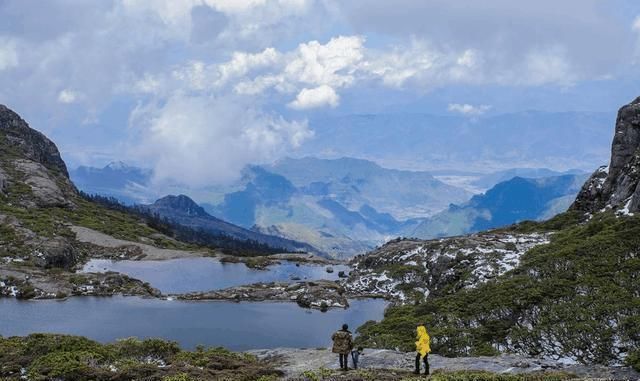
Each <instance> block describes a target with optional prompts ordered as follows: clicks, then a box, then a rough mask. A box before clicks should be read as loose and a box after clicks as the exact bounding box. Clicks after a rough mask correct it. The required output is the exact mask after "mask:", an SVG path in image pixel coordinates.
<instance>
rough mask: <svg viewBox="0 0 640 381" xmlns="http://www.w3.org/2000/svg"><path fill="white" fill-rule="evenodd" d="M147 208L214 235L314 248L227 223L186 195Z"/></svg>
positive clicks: (166, 198) (298, 249)
mask: <svg viewBox="0 0 640 381" xmlns="http://www.w3.org/2000/svg"><path fill="white" fill-rule="evenodd" d="M144 207H145V208H146V209H147V210H149V211H151V212H153V213H155V214H158V215H160V216H162V217H166V218H168V219H170V220H171V221H173V222H175V223H178V224H180V225H183V226H187V227H189V228H192V229H195V230H202V231H205V232H208V233H211V234H214V235H226V236H229V237H232V238H235V239H239V240H252V241H255V242H258V243H262V244H266V245H269V246H272V247H278V248H283V249H286V250H288V251H292V252H295V251H307V252H317V251H316V250H315V249H314V248H312V247H311V246H309V245H308V244H306V243H301V242H296V241H293V240H289V239H284V238H282V237H277V236H272V235H267V234H263V233H260V232H256V231H252V230H248V229H245V228H242V227H240V226H237V225H234V224H231V223H228V222H226V221H223V220H221V219H219V218H216V217H213V216H211V215H210V214H208V213H207V212H206V211H205V210H204V209H203V208H202V207H201V206H199V205H198V204H196V202H195V201H193V200H192V199H190V198H189V197H188V196H185V195H179V196H165V197H163V198H161V199H159V200H157V201H156V202H154V203H153V204H150V205H145V206H144Z"/></svg>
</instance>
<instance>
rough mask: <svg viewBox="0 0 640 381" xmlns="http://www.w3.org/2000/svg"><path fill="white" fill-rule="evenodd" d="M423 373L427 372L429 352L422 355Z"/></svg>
mask: <svg viewBox="0 0 640 381" xmlns="http://www.w3.org/2000/svg"><path fill="white" fill-rule="evenodd" d="M424 374H429V354H428V353H427V354H426V355H425V356H424Z"/></svg>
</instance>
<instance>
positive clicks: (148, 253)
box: [71, 226, 206, 261]
mask: <svg viewBox="0 0 640 381" xmlns="http://www.w3.org/2000/svg"><path fill="white" fill-rule="evenodd" d="M71 230H72V231H73V232H74V233H75V234H76V239H77V240H78V241H80V242H86V243H92V244H94V245H98V246H102V247H110V248H116V247H122V246H137V247H139V248H140V249H141V250H142V253H143V254H144V255H145V257H144V258H142V260H148V261H150V260H164V259H176V258H195V257H203V256H205V254H206V253H204V252H199V251H185V250H173V249H161V248H158V247H155V246H151V245H147V244H144V243H139V242H132V241H125V240H122V239H117V238H114V237H112V236H110V235H107V234H104V233H101V232H99V231H96V230H93V229H89V228H85V227H81V226H71Z"/></svg>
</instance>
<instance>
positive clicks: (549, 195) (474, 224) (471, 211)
mask: <svg viewBox="0 0 640 381" xmlns="http://www.w3.org/2000/svg"><path fill="white" fill-rule="evenodd" d="M587 178H588V175H587V174H580V175H564V176H554V177H544V178H538V179H526V178H522V177H514V178H512V179H511V180H507V181H504V182H501V183H499V184H497V185H495V186H494V187H493V188H491V189H489V190H488V191H487V192H486V193H484V194H480V195H476V196H473V197H472V198H471V200H469V201H468V202H466V203H464V204H462V205H450V206H449V208H448V209H447V210H444V211H442V212H440V213H438V214H436V215H435V216H433V217H431V218H428V219H426V220H425V221H423V222H422V223H420V225H418V227H416V228H415V230H414V231H413V232H411V233H410V234H408V235H410V236H412V237H416V238H422V239H430V238H436V237H447V236H455V235H462V234H468V233H475V232H479V231H482V230H487V229H491V228H496V227H500V226H506V225H511V224H513V223H517V222H520V221H524V220H536V221H541V220H546V219H549V218H551V217H553V216H554V215H556V214H558V213H562V212H564V211H566V210H567V208H568V207H569V206H570V205H571V203H572V202H573V201H574V200H575V197H576V195H577V194H578V192H579V191H580V187H581V186H582V184H583V183H584V182H585V180H586V179H587Z"/></svg>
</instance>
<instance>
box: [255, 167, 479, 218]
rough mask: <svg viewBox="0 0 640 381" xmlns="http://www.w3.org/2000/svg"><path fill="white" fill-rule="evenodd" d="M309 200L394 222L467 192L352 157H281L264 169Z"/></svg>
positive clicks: (466, 195) (422, 175)
mask: <svg viewBox="0 0 640 381" xmlns="http://www.w3.org/2000/svg"><path fill="white" fill-rule="evenodd" d="M268 170H269V171H271V172H274V173H277V174H280V175H282V176H284V177H286V178H287V179H288V180H290V181H291V183H293V184H294V185H295V186H296V187H299V188H301V189H303V190H304V191H305V192H306V193H307V194H309V195H317V196H330V198H331V199H333V200H335V201H337V202H339V203H340V204H342V205H343V206H345V207H347V208H348V209H349V210H353V211H356V210H359V209H360V208H361V207H363V206H365V205H368V206H370V207H372V208H374V209H376V210H377V211H379V212H383V213H388V214H390V215H392V216H393V217H394V218H396V219H398V220H405V219H410V218H420V217H424V216H428V215H431V214H434V213H435V212H438V211H440V210H442V209H443V208H445V207H446V206H447V205H448V204H449V203H452V202H454V203H456V202H462V201H465V200H467V199H468V198H469V197H470V193H468V192H466V191H464V190H462V189H460V188H458V187H454V186H451V185H447V184H445V183H443V182H442V181H440V180H438V179H436V178H434V177H433V176H432V175H431V174H430V173H428V172H424V171H402V170H397V169H387V168H382V167H380V166H379V165H377V164H376V163H374V162H371V161H367V160H359V159H353V158H341V159H334V160H326V159H317V158H312V157H305V158H301V159H292V158H286V159H283V160H281V161H278V162H277V163H275V164H274V165H271V166H269V167H268Z"/></svg>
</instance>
